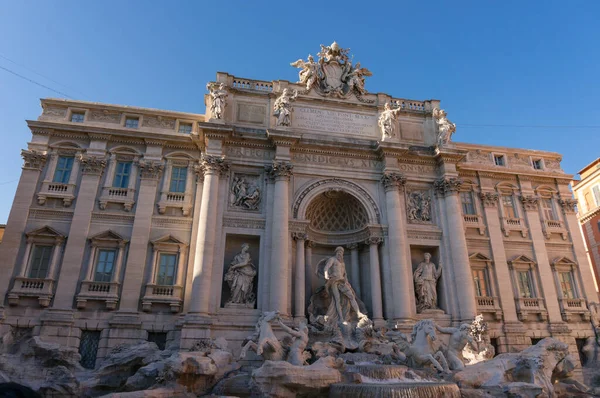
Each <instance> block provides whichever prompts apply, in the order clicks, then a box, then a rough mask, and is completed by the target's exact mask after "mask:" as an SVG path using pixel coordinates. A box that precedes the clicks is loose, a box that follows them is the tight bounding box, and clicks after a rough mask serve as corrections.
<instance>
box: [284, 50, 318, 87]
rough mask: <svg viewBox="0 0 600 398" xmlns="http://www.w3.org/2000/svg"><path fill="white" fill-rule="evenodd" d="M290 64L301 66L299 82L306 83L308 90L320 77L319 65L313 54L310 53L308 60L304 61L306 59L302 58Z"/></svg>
mask: <svg viewBox="0 0 600 398" xmlns="http://www.w3.org/2000/svg"><path fill="white" fill-rule="evenodd" d="M290 65H292V66H293V67H295V68H301V70H300V72H298V83H302V84H305V85H306V90H307V91H308V90H310V89H311V87H312V86H313V85H314V84H315V83H316V82H317V79H318V78H319V71H318V65H317V63H316V62H315V59H314V58H313V56H312V55H310V54H308V61H307V62H304V60H303V59H302V58H300V59H299V60H297V61H296V62H292V63H291V64H290Z"/></svg>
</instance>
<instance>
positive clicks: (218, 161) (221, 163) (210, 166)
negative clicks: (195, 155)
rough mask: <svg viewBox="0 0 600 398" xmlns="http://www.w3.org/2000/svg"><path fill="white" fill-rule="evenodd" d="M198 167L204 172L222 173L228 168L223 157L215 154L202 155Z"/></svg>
mask: <svg viewBox="0 0 600 398" xmlns="http://www.w3.org/2000/svg"><path fill="white" fill-rule="evenodd" d="M200 167H201V168H202V171H203V172H204V174H217V173H218V174H223V173H225V172H226V171H227V170H229V165H228V164H227V163H225V158H224V157H223V156H215V155H202V159H201V160H200Z"/></svg>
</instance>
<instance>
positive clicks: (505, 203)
mask: <svg viewBox="0 0 600 398" xmlns="http://www.w3.org/2000/svg"><path fill="white" fill-rule="evenodd" d="M502 207H503V209H504V217H506V218H517V212H516V210H515V200H514V199H513V196H512V195H502Z"/></svg>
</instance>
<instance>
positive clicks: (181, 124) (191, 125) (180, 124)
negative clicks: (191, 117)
mask: <svg viewBox="0 0 600 398" xmlns="http://www.w3.org/2000/svg"><path fill="white" fill-rule="evenodd" d="M182 127H189V131H181V130H182ZM185 130H187V128H186V129H185ZM192 131H194V123H191V122H178V123H177V132H178V133H179V134H186V135H190V134H192Z"/></svg>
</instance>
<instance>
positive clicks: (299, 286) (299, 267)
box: [293, 232, 307, 321]
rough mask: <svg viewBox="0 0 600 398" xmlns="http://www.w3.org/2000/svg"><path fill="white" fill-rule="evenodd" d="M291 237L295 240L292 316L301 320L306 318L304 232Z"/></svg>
mask: <svg viewBox="0 0 600 398" xmlns="http://www.w3.org/2000/svg"><path fill="white" fill-rule="evenodd" d="M293 238H294V240H295V241H296V273H295V277H294V318H296V320H298V321H302V320H304V319H305V318H306V316H305V312H304V303H305V291H304V289H305V286H304V285H305V281H304V278H305V276H306V271H305V257H304V255H305V252H304V250H305V249H304V242H306V238H307V236H306V234H305V233H298V232H296V233H294V234H293Z"/></svg>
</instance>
